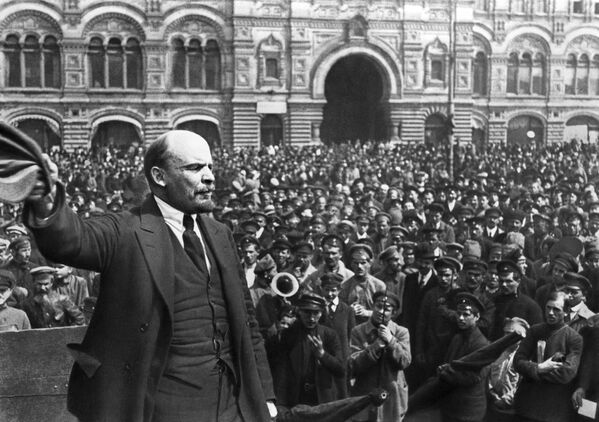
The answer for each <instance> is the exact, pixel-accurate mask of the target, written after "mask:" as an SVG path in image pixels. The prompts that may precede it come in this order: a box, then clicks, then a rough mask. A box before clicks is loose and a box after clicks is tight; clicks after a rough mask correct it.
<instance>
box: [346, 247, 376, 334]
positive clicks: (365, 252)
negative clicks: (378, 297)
mask: <svg viewBox="0 0 599 422" xmlns="http://www.w3.org/2000/svg"><path fill="white" fill-rule="evenodd" d="M350 256H351V261H352V264H351V268H352V270H353V271H354V275H353V277H351V278H350V279H349V280H347V281H346V282H344V283H343V285H342V286H341V292H340V293H339V298H340V299H341V300H342V301H343V302H345V303H347V304H348V305H350V306H351V307H352V308H353V310H354V312H355V313H356V323H358V324H360V323H362V322H365V321H367V320H368V318H370V315H371V314H372V305H373V300H372V297H373V295H374V293H375V292H378V291H385V290H386V286H385V283H383V282H382V281H381V280H379V279H378V278H376V277H374V276H373V275H371V274H370V265H371V262H372V259H373V257H374V255H373V252H372V249H371V248H370V247H369V246H368V245H365V244H361V243H357V244H355V245H354V246H352V248H351V250H350Z"/></svg>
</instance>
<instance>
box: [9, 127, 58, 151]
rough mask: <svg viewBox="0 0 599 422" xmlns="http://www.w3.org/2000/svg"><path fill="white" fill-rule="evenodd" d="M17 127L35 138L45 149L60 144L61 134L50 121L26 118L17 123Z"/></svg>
mask: <svg viewBox="0 0 599 422" xmlns="http://www.w3.org/2000/svg"><path fill="white" fill-rule="evenodd" d="M16 127H17V128H18V129H20V130H22V131H23V132H25V133H26V134H27V135H29V137H31V138H32V139H33V140H35V141H36V142H37V143H38V144H39V146H40V147H41V148H42V150H44V151H48V150H49V149H50V148H52V147H53V146H60V144H61V142H60V134H59V133H57V132H56V130H57V129H54V128H52V127H51V126H50V125H49V124H48V122H46V121H44V120H42V119H25V120H21V121H20V122H18V123H17V125H16Z"/></svg>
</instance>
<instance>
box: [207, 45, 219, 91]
mask: <svg viewBox="0 0 599 422" xmlns="http://www.w3.org/2000/svg"><path fill="white" fill-rule="evenodd" d="M206 89H217V90H218V89H220V50H219V48H218V43H217V42H216V41H214V40H209V41H208V42H207V43H206Z"/></svg>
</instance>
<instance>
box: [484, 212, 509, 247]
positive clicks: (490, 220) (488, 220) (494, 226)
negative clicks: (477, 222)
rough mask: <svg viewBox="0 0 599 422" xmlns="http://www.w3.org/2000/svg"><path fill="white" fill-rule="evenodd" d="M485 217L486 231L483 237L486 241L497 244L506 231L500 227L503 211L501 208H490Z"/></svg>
mask: <svg viewBox="0 0 599 422" xmlns="http://www.w3.org/2000/svg"><path fill="white" fill-rule="evenodd" d="M484 216H485V229H484V231H483V236H484V237H485V238H486V239H489V240H491V241H492V242H496V241H497V238H498V237H499V235H500V234H501V233H503V232H504V230H503V229H502V228H501V227H499V224H500V222H501V210H500V209H499V208H488V209H487V210H485V212H484Z"/></svg>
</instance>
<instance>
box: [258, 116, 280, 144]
mask: <svg viewBox="0 0 599 422" xmlns="http://www.w3.org/2000/svg"><path fill="white" fill-rule="evenodd" d="M282 142H283V121H282V120H281V117H280V116H278V115H276V114H267V115H265V116H264V117H263V118H262V121H261V122H260V145H262V146H263V147H265V146H269V145H281V143H282Z"/></svg>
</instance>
